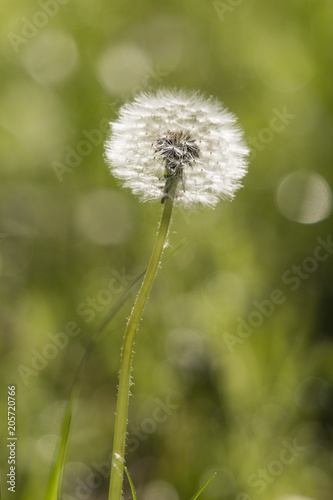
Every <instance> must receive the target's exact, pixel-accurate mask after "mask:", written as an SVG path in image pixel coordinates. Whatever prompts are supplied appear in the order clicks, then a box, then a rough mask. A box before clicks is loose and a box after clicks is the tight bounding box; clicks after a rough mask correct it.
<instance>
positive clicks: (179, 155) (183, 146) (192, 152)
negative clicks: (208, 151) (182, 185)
mask: <svg viewBox="0 0 333 500" xmlns="http://www.w3.org/2000/svg"><path fill="white" fill-rule="evenodd" d="M155 152H156V153H159V154H160V155H161V156H162V157H163V158H164V159H165V161H166V164H167V166H168V167H169V168H176V167H179V166H180V165H182V164H184V163H187V164H191V163H192V161H193V160H195V159H196V158H199V156H200V149H199V147H198V146H197V144H196V143H195V140H194V139H192V138H191V136H190V134H189V133H188V132H167V133H166V134H164V135H162V137H160V138H159V139H158V140H157V142H156V150H155Z"/></svg>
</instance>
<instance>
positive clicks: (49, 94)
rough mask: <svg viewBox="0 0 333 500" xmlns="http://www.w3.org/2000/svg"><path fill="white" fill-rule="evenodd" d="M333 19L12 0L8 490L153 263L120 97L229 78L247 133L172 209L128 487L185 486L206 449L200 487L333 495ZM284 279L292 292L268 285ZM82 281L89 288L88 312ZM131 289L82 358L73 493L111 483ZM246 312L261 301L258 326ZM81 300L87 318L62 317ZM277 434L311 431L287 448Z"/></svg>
mask: <svg viewBox="0 0 333 500" xmlns="http://www.w3.org/2000/svg"><path fill="white" fill-rule="evenodd" d="M42 6H43V8H42ZM52 9H53V10H52ZM47 12H48V13H47ZM332 20H333V4H332V2H331V1H329V0H321V1H315V0H305V1H304V0H302V1H300V0H298V1H296V0H288V1H287V0H283V1H280V2H277V3H267V2H264V1H263V0H253V1H251V2H245V1H242V0H240V1H232V0H228V1H226V2H222V1H221V2H212V1H207V2H204V1H202V0H201V1H200V0H192V1H191V2H190V1H186V0H177V2H176V1H175V0H172V1H170V2H163V3H157V2H153V1H152V0H143V1H140V2H130V1H122V2H107V1H106V0H97V1H95V2H88V1H79V0H69V1H67V2H65V1H62V3H60V2H59V3H56V2H55V1H54V2H51V1H50V2H49V3H47V2H46V1H45V2H44V1H43V0H41V2H33V1H31V0H25V1H23V0H20V1H17V2H15V5H14V3H13V2H9V1H8V0H3V2H2V7H1V45H0V51H1V53H0V56H1V94H0V110H1V112H0V146H1V157H0V161H1V164H0V175H1V184H0V191H1V194H0V207H1V208H0V210H1V213H0V265H1V266H0V270H1V275H0V289H1V301H0V304H1V305H0V308H1V338H0V345H1V353H2V354H1V365H0V375H1V381H2V382H1V386H2V387H1V391H2V394H1V408H2V410H1V413H2V416H1V448H2V451H1V482H2V494H3V498H4V499H6V498H13V494H12V493H10V492H8V491H7V487H6V474H7V472H8V465H7V454H8V453H7V451H8V449H7V448H6V438H7V424H6V401H7V395H6V390H7V385H13V384H14V385H16V391H17V436H18V444H17V485H16V486H17V493H15V495H16V498H20V499H22V500H32V499H34V500H36V499H43V498H44V496H45V490H46V485H47V481H48V477H49V473H50V468H51V464H52V460H53V456H54V452H55V450H56V446H57V444H58V443H59V435H60V432H61V421H62V418H63V413H64V409H65V404H66V400H67V399H68V397H69V393H70V387H71V384H72V381H73V379H74V376H75V373H76V370H77V368H78V366H79V363H80V360H81V359H82V356H83V355H84V352H85V349H86V347H87V345H88V342H89V339H90V338H91V336H92V335H93V334H94V332H95V331H96V329H97V328H98V327H99V325H100V323H101V322H102V320H103V319H104V318H105V316H106V315H107V313H108V311H109V309H110V307H111V306H112V304H114V302H115V301H116V300H117V299H119V297H120V296H121V293H122V292H123V291H124V290H125V287H126V286H127V285H129V284H130V283H131V282H132V281H133V279H134V278H135V277H136V276H137V275H138V274H139V273H140V272H142V270H143V269H144V268H145V266H146V265H147V262H148V258H149V254H150V251H151V248H152V244H153V239H154V235H155V232H156V228H157V223H158V220H159V217H160V214H161V206H160V204H158V203H156V204H142V203H140V202H139V201H138V199H137V198H135V197H134V196H133V195H132V194H131V193H130V192H128V191H125V190H123V189H122V188H121V186H120V185H119V184H118V183H117V182H116V181H115V180H114V179H113V178H112V176H111V175H110V173H109V170H108V168H107V167H106V165H105V163H104V160H103V141H104V139H105V137H106V135H107V132H106V128H105V123H106V122H108V121H110V120H113V119H115V117H116V112H117V109H118V108H119V106H120V105H121V104H122V103H123V102H124V101H125V100H127V99H131V98H132V97H133V95H134V94H135V93H136V92H137V91H140V90H149V89H151V88H152V89H154V88H158V87H159V86H167V87H172V86H176V87H181V88H188V89H200V90H201V91H203V92H204V93H205V94H207V95H211V94H212V95H214V96H216V97H218V98H220V99H221V100H222V101H223V102H224V103H225V105H226V106H227V107H228V108H229V109H230V110H231V111H233V112H234V113H236V114H237V116H238V117H239V120H240V123H241V124H242V126H243V128H244V130H245V135H246V138H247V141H248V143H249V144H250V145H251V149H252V154H251V162H250V166H249V173H248V175H247V177H246V179H245V182H244V188H243V189H242V190H241V191H240V192H239V193H238V194H237V196H236V198H235V200H234V201H233V202H232V203H220V204H219V205H218V207H217V208H216V209H215V210H208V209H200V210H199V209H198V210H196V211H191V212H189V211H184V210H180V209H178V210H176V211H175V214H174V220H173V225H172V230H171V232H170V237H169V248H168V250H167V251H166V253H165V257H170V258H167V259H166V260H165V262H164V263H163V266H162V270H161V271H160V272H159V274H158V277H157V280H156V283H155V284H154V288H153V291H152V293H151V297H150V300H149V304H148V306H147V308H146V310H145V314H144V319H143V321H142V323H141V327H140V332H139V335H138V337H137V341H136V345H135V351H136V352H135V358H134V369H133V382H134V385H133V387H132V394H133V396H132V397H131V400H130V416H129V438H128V442H129V447H128V453H127V466H128V468H129V471H130V473H131V475H132V479H133V482H134V484H135V486H136V489H137V495H138V499H140V500H153V499H154V500H178V499H189V498H191V496H192V495H193V494H194V492H195V491H196V489H198V488H199V485H201V484H202V483H203V482H204V481H205V480H206V479H207V478H208V477H209V475H210V474H212V473H213V472H214V471H217V472H218V476H217V477H216V479H215V480H214V481H213V482H212V483H211V484H210V485H209V487H208V488H207V490H206V491H205V492H204V493H203V495H202V499H203V500H204V499H206V500H214V499H219V500H222V499H223V500H250V499H251V500H256V499H263V498H264V499H269V500H270V499H273V500H296V498H297V499H302V498H303V497H307V498H309V499H311V500H329V499H331V498H332V491H333V481H332V463H333V460H332V448H333V436H332V416H333V385H332V364H333V363H332V356H333V348H332V338H333V337H332V312H331V310H332V299H333V286H332V266H333V264H332V263H333V256H332V254H330V253H329V251H327V250H323V249H322V250H321V254H320V255H321V256H323V255H325V256H326V257H327V259H325V260H322V261H318V260H315V259H314V257H313V255H314V251H315V249H316V247H318V245H319V244H320V241H319V240H318V238H322V240H323V241H329V238H330V234H331V231H332V216H331V208H332V195H331V189H330V187H329V186H330V185H332V180H333V173H332V156H333V155H332V133H333V119H332V106H333V103H332V84H331V73H332V46H333V35H332ZM279 113H280V114H281V113H282V114H283V115H284V118H283V120H284V121H281V119H280V121H276V120H275V119H274V117H275V116H277V115H279ZM286 113H287V114H286ZM88 136H89V137H90V142H89V141H88ZM82 141H83V142H82ZM84 141H85V142H84ZM91 141H92V142H91ZM73 151H74V153H73ZM71 162H72V163H71ZM321 245H322V244H321ZM174 250H176V251H175V252H174ZM325 252H326V253H325ZM293 266H301V268H296V267H294V268H293ZM304 266H305V267H304ZM306 269H308V271H307V270H306ZM117 273H120V274H122V273H123V275H124V276H125V278H123V281H119V280H117V281H116V282H113V283H114V284H115V288H114V289H113V291H112V293H111V292H110V291H109V295H108V296H107V295H105V292H101V291H102V290H105V289H107V288H108V287H109V282H110V280H111V279H112V278H114V277H115V276H117ZM286 273H287V274H286ZM295 273H302V274H301V277H299V278H298V281H297V280H296V279H295ZM292 277H294V279H293V281H291V278H292ZM116 288H117V290H116ZM276 289H278V290H280V291H281V292H280V302H281V303H279V304H274V305H273V303H272V302H270V305H269V304H268V302H267V301H268V300H269V301H270V300H271V298H276V296H277V295H274V294H276V293H277V292H274V290H276ZM272 293H273V297H272ZM111 295H112V297H111ZM89 297H90V298H92V299H95V300H96V304H97V307H98V310H95V311H94V312H93V313H91V314H88V313H86V314H83V313H82V310H86V309H87V305H86V304H87V300H88V298H89ZM133 298H134V297H132V298H131V299H130V300H129V301H128V302H127V303H126V305H125V306H124V308H123V309H122V310H121V311H120V313H119V314H118V315H117V317H116V318H115V319H114V320H113V321H112V323H111V324H110V325H109V326H108V328H107V329H106V331H105V332H104V334H103V335H102V337H101V339H100V341H99V342H98V344H97V346H96V348H95V350H94V351H93V353H92V355H91V357H90V359H89V362H88V364H87V365H86V367H85V370H84V374H83V377H82V389H81V395H80V399H79V401H78V404H77V407H76V410H75V413H74V417H73V427H72V435H71V443H70V448H69V455H68V464H67V466H66V473H65V479H64V488H63V498H64V499H66V500H69V499H78V500H80V499H88V498H89V499H94V500H95V499H96V500H97V499H100V500H102V499H106V498H107V491H108V479H107V477H106V476H107V468H108V467H107V463H108V461H109V454H110V451H111V447H112V438H113V422H114V411H115V397H116V387H117V374H118V369H119V355H120V348H121V340H122V334H123V331H124V326H125V323H126V318H127V317H128V315H129V312H130V310H131V306H132V303H133ZM263 301H266V302H263ZM282 302H283V303H282ZM80 304H81V309H79V311H78V309H77V308H78V306H80ZM82 304H83V305H82ZM258 304H259V305H258ZM260 304H261V306H260ZM263 304H265V305H266V310H267V311H268V312H267V313H266V316H267V317H264V316H263V314H262V313H260V312H258V308H259V309H260V307H262V306H263ZM80 311H81V313H80ZM244 321H246V322H248V321H252V323H253V322H257V326H253V327H251V326H249V327H248V328H247V334H246V335H247V336H246V338H245V336H244V335H243V338H242V337H241V336H240V335H239V328H240V327H239V325H240V323H241V322H244ZM72 322H74V323H75V324H76V325H77V326H76V328H77V330H76V333H77V335H75V336H72V337H69V336H68V335H67V336H64V335H63V336H61V335H58V336H57V337H54V335H56V334H58V333H59V332H64V331H65V329H66V327H67V328H70V326H69V325H71V324H72ZM52 335H53V337H52ZM55 338H58V342H60V340H59V339H60V338H62V339H64V338H66V339H67V341H68V342H67V344H66V345H62V346H61V347H59V346H58V347H57V345H56V341H55V340H54V339H55ZM63 342H65V340H63ZM50 345H51V347H49V346H50ZM52 346H53V347H52ZM43 352H44V355H43V357H41V356H42V354H41V353H43ZM36 353H38V354H36ZM45 353H46V356H48V357H49V359H46V358H45ZM36 356H37V358H38V359H39V361H38V360H37V358H36ZM36 363H39V365H38V366H37V365H36ZM36 367H37V369H36ZM29 370H34V371H29ZM161 402H162V403H163V404H164V405H165V404H167V403H168V402H169V403H170V404H171V405H172V406H169V407H168V410H165V409H164V410H163V405H162V406H161ZM286 443H289V444H292V443H293V444H294V445H295V443H296V444H297V446H298V447H299V449H298V451H295V452H294V456H292V455H291V454H290V453H289V454H288V459H290V460H289V462H290V463H288V464H287V463H284V462H281V457H285V454H286V453H287V452H285V453H284V454H283V450H284V449H286ZM281 453H282V455H281ZM263 469H264V470H266V471H267V472H266V473H265V472H262V471H261V472H260V470H263ZM92 473H94V474H95V475H94V476H93V475H92ZM265 474H266V475H265ZM260 475H261V477H259V476H260ZM125 496H126V498H130V492H129V490H128V487H127V483H126V489H125Z"/></svg>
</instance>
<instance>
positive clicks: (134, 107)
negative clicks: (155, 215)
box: [105, 89, 249, 206]
mask: <svg viewBox="0 0 333 500" xmlns="http://www.w3.org/2000/svg"><path fill="white" fill-rule="evenodd" d="M105 147H106V160H107V162H108V164H109V165H110V169H111V171H112V173H113V175H114V176H115V177H117V178H119V179H121V180H122V181H123V184H124V186H125V187H129V188H130V189H131V190H132V191H133V192H134V193H135V194H137V195H139V196H140V197H141V199H142V200H144V201H148V200H162V202H163V201H164V200H165V199H166V198H167V197H168V195H169V191H170V188H171V186H172V185H174V184H175V186H174V190H175V195H174V199H175V203H176V204H182V205H184V206H191V205H194V204H196V203H199V204H203V205H209V206H214V205H216V203H217V202H218V200H219V199H220V198H222V199H228V198H229V199H230V198H233V196H234V194H235V192H236V190H237V189H238V188H239V187H240V186H241V183H240V181H241V179H242V178H243V177H244V175H245V173H246V164H247V162H246V157H247V155H248V152H249V151H248V148H247V146H246V145H245V143H244V141H243V133H242V131H241V129H240V128H239V127H238V126H237V125H236V117H235V116H234V115H233V114H232V113H230V112H228V111H227V110H226V109H225V108H224V107H223V106H222V104H221V103H220V102H219V101H218V100H217V99H214V98H212V97H210V98H205V97H204V96H202V95H201V94H200V93H198V92H185V91H179V90H164V89H163V90H158V91H157V92H156V93H154V94H153V93H145V92H143V93H140V94H138V95H137V96H136V97H135V99H134V101H133V102H131V103H128V104H125V105H124V106H122V107H121V109H120V111H119V118H118V119H117V120H116V121H114V122H113V123H111V137H110V139H109V140H108V141H107V142H106V145H105Z"/></svg>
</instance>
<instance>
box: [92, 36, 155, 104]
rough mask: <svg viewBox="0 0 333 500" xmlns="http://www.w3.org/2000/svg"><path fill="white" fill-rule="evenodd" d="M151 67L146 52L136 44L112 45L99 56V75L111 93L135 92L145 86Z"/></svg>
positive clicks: (101, 81)
mask: <svg viewBox="0 0 333 500" xmlns="http://www.w3.org/2000/svg"><path fill="white" fill-rule="evenodd" d="M150 67H151V62H150V59H149V57H148V55H147V54H146V52H145V51H144V50H142V49H141V48H139V47H137V46H135V45H134V44H133V45H132V44H120V45H118V46H114V45H111V46H109V47H107V48H106V50H105V51H104V52H103V53H102V54H101V56H100V58H99V61H98V64H97V77H98V79H99V81H100V83H101V85H102V86H103V87H104V88H105V90H106V91H107V92H109V93H110V94H113V95H122V94H126V93H130V92H133V93H134V92H137V90H139V89H141V90H142V89H143V88H144V87H145V83H146V82H145V77H146V76H147V74H148V70H149V68H150ZM136 87H138V89H136Z"/></svg>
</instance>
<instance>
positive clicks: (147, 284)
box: [109, 196, 173, 500]
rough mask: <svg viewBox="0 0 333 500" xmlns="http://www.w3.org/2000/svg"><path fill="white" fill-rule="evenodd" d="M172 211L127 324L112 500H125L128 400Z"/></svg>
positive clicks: (169, 207)
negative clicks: (134, 355) (139, 337)
mask: <svg viewBox="0 0 333 500" xmlns="http://www.w3.org/2000/svg"><path fill="white" fill-rule="evenodd" d="M172 208H173V198H172V196H169V197H168V198H167V199H166V200H165V204H164V210H163V214H162V219H161V223H160V227H159V230H158V233H157V236H156V240H155V245H154V248H153V252H152V255H151V257H150V261H149V265H148V268H147V272H146V274H145V277H144V280H143V282H142V285H141V288H140V292H139V294H138V296H137V299H136V301H135V304H134V307H133V309H132V313H131V316H130V319H129V321H128V323H127V327H126V331H125V335H124V340H123V347H122V359H121V365H120V374H119V389H118V399H117V410H116V420H115V429H114V440H113V451H112V464H111V478H110V490H109V500H121V493H122V486H123V470H124V455H125V442H126V426H127V415H128V399H129V391H130V381H131V364H132V348H133V343H134V337H135V334H136V332H137V329H138V326H139V322H140V320H141V316H142V313H143V309H144V307H145V305H146V302H147V299H148V296H149V293H150V290H151V287H152V285H153V282H154V279H155V276H156V272H157V269H158V266H159V263H160V260H161V256H162V252H163V248H164V245H165V241H166V238H167V234H168V229H169V225H170V220H171V213H172Z"/></svg>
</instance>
